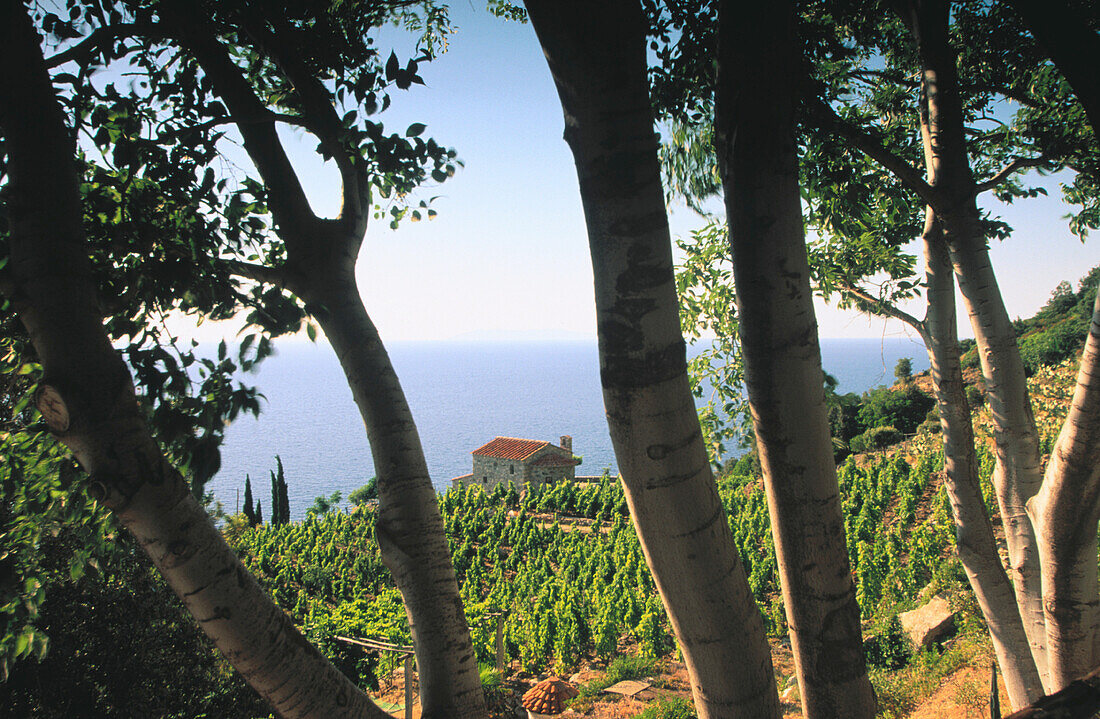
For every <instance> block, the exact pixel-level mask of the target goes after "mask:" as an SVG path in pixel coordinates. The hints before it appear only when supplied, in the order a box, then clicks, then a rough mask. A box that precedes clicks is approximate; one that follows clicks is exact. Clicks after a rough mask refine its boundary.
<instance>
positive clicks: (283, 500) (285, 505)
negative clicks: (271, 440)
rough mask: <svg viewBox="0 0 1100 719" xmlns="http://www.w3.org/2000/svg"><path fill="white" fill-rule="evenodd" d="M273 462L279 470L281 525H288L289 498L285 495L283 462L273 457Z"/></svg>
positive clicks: (277, 456)
mask: <svg viewBox="0 0 1100 719" xmlns="http://www.w3.org/2000/svg"><path fill="white" fill-rule="evenodd" d="M275 461H276V462H277V463H278V468H279V511H280V512H282V514H283V516H282V522H281V524H289V523H290V497H289V496H288V493H287V486H286V477H285V476H284V475H283V460H282V458H280V457H279V455H275Z"/></svg>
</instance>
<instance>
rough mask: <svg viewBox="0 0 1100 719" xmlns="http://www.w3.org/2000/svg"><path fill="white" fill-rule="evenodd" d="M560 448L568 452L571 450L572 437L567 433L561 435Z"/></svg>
mask: <svg viewBox="0 0 1100 719" xmlns="http://www.w3.org/2000/svg"><path fill="white" fill-rule="evenodd" d="M561 448H562V449H564V450H567V451H569V452H572V451H573V438H572V437H570V436H569V435H567V434H563V435H562V436H561Z"/></svg>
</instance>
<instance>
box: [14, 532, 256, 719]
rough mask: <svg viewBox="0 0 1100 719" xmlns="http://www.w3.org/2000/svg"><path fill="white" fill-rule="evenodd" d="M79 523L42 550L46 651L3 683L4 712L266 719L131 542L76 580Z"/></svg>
mask: <svg viewBox="0 0 1100 719" xmlns="http://www.w3.org/2000/svg"><path fill="white" fill-rule="evenodd" d="M80 531H81V528H80V527H78V526H75V525H65V526H63V527H62V528H61V529H60V531H59V533H58V535H57V536H56V537H50V538H49V539H48V540H47V541H46V542H45V543H44V547H43V550H44V552H45V555H46V566H48V567H50V568H51V571H50V572H49V575H48V577H47V578H46V581H45V585H44V587H45V590H46V592H47V594H48V596H49V601H48V602H47V603H46V604H45V605H44V606H43V607H42V609H41V612H40V614H39V616H38V618H37V620H36V621H37V623H38V626H39V627H40V631H41V632H42V633H43V634H44V635H48V636H49V637H50V651H49V653H48V654H46V655H45V656H44V657H38V658H35V659H24V660H23V661H20V662H18V663H17V664H15V666H14V667H13V668H12V670H11V674H10V676H9V677H8V679H7V681H6V682H2V683H0V706H3V707H4V716H6V717H40V718H42V719H63V718H64V719H68V718H69V717H92V716H94V717H109V718H115V719H129V718H130V717H137V716H156V717H166V718H168V717H172V718H175V719H191V718H192V717H228V716H249V717H265V716H268V715H269V713H270V708H269V707H267V706H266V704H265V703H264V702H263V701H262V700H261V699H260V698H259V697H258V695H257V694H256V693H255V691H253V690H252V689H251V688H250V687H249V686H248V685H247V684H245V682H244V680H243V679H242V678H241V677H240V676H239V675H238V674H236V673H235V672H233V671H232V670H231V669H230V668H229V666H228V665H227V664H226V663H225V661H224V660H223V659H221V658H220V656H219V655H218V653H217V651H216V649H215V648H214V646H213V643H212V642H211V641H210V640H209V639H208V638H207V637H206V636H205V635H204V634H203V632H202V631H201V629H199V627H198V626H197V625H196V624H195V621H194V619H193V618H192V617H191V616H190V615H189V614H188V613H187V611H186V610H185V609H184V608H183V606H182V605H181V604H180V602H179V600H178V599H177V598H176V597H175V595H174V594H173V592H172V591H171V590H170V589H169V588H168V587H167V586H166V585H165V584H164V582H163V581H161V580H160V578H159V577H158V576H157V575H156V573H155V570H154V569H153V568H152V566H151V563H150V562H149V560H148V559H147V558H146V557H145V555H144V553H143V552H142V551H141V550H140V549H139V548H138V547H137V546H136V543H134V542H133V541H131V540H127V539H124V538H122V537H119V538H117V539H116V540H115V541H116V545H117V547H116V551H115V552H114V553H113V554H112V555H111V556H110V557H108V558H106V559H105V560H104V561H103V562H102V563H101V564H100V565H99V566H100V567H101V569H102V571H94V570H93V571H89V572H87V573H85V574H83V575H81V576H80V577H79V578H78V579H75V580H73V579H70V578H69V577H68V576H65V575H67V574H68V567H69V557H70V556H71V554H72V552H73V551H74V550H76V551H80V550H81V549H82V545H83V543H84V540H83V539H82V538H81V536H80Z"/></svg>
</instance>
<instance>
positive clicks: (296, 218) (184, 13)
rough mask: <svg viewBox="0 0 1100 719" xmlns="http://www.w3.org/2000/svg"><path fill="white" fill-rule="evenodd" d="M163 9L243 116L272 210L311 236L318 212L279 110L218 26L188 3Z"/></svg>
mask: <svg viewBox="0 0 1100 719" xmlns="http://www.w3.org/2000/svg"><path fill="white" fill-rule="evenodd" d="M162 12H163V14H164V17H165V19H167V20H170V22H169V23H168V24H167V26H166V29H169V30H170V31H171V32H173V33H174V34H175V36H176V38H177V39H178V40H179V42H180V44H181V45H182V46H183V47H184V48H186V49H187V50H188V51H189V52H190V53H191V54H192V55H193V56H194V57H195V59H196V60H197V61H198V63H199V65H200V66H201V67H202V70H203V72H204V73H205V74H206V77H207V79H208V80H209V81H210V82H211V84H212V85H213V87H214V91H215V92H216V93H217V94H218V96H219V97H221V99H222V100H223V101H225V104H226V107H227V108H228V109H229V111H230V113H231V114H232V115H233V116H234V117H235V118H238V119H239V120H240V121H239V122H237V127H238V129H239V130H240V132H241V136H242V137H243V138H244V147H245V150H246V151H247V152H248V155H249V157H250V158H252V162H254V163H255V164H256V169H257V170H259V173H260V177H261V178H263V181H264V184H265V185H266V186H267V191H268V205H269V206H270V207H271V213H272V215H274V216H275V219H276V221H277V222H278V223H279V225H280V226H281V227H284V228H287V229H290V230H292V232H290V233H288V235H287V238H290V237H306V236H308V235H309V230H310V229H311V228H312V226H314V225H315V224H316V222H317V216H316V215H315V214H314V213H313V210H312V209H311V208H310V205H309V200H308V198H307V197H306V193H305V190H304V189H303V188H302V184H301V181H300V180H299V179H298V174H297V173H296V172H295V170H294V166H293V165H292V164H291V162H290V159H289V158H288V157H287V154H286V150H285V148H284V147H283V144H282V141H281V140H280V139H279V135H278V133H277V132H276V130H275V122H274V117H273V116H272V115H273V113H272V112H271V111H270V110H269V109H268V108H267V106H266V105H265V104H264V103H263V102H262V101H261V100H260V98H259V97H258V96H257V95H256V92H255V90H253V88H252V86H251V84H250V83H249V82H248V80H247V79H246V78H245V77H244V76H243V74H242V71H241V69H240V68H238V67H237V66H236V65H235V64H234V63H233V61H232V59H231V58H230V56H229V52H228V50H226V48H225V46H224V45H222V43H221V42H220V41H219V40H218V39H217V37H216V36H215V35H214V33H213V31H212V30H211V29H210V28H209V27H208V26H205V25H204V24H203V21H202V19H201V18H196V15H195V12H194V9H193V8H191V7H190V6H189V5H188V4H186V3H180V2H167V3H164V4H163V5H162ZM287 238H284V240H286V239H287ZM290 241H291V242H293V240H290Z"/></svg>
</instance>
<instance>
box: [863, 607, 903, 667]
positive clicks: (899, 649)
mask: <svg viewBox="0 0 1100 719" xmlns="http://www.w3.org/2000/svg"><path fill="white" fill-rule="evenodd" d="M863 653H864V655H865V656H866V658H867V663H868V664H870V665H871V666H873V667H878V668H880V669H886V670H889V671H897V670H898V669H901V668H902V667H903V666H905V665H906V664H907V663H908V662H909V657H910V655H911V654H912V651H911V650H910V648H909V639H908V637H906V636H905V633H904V632H903V631H902V629H901V622H900V621H899V620H898V616H897V615H896V614H893V615H891V616H890V618H889V620H888V621H887V622H886V625H885V626H884V627H881V628H880V630H879V631H878V632H877V633H876V634H873V635H872V636H870V637H868V638H867V639H866V640H865V641H864V642H863Z"/></svg>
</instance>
